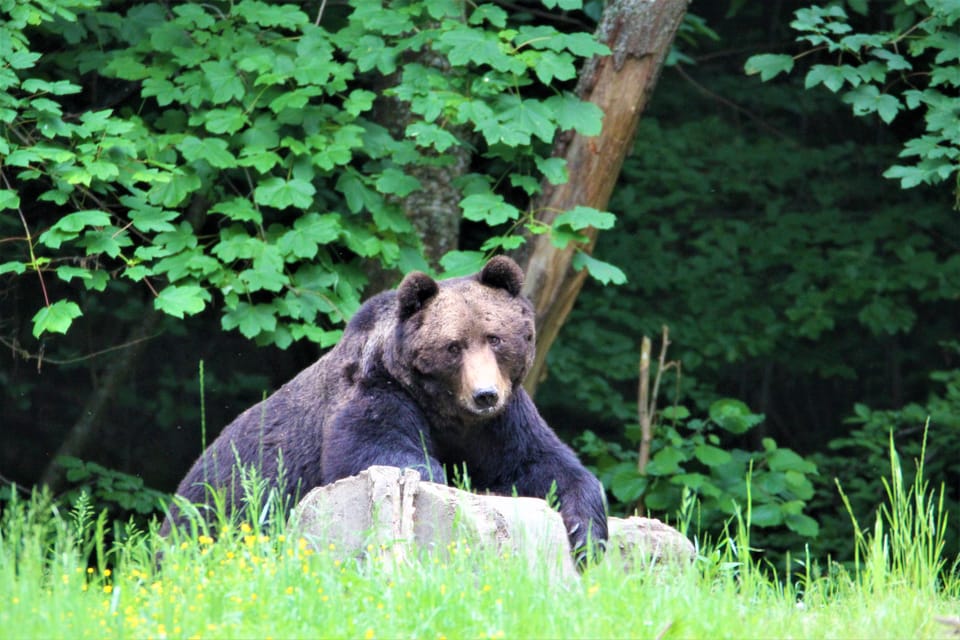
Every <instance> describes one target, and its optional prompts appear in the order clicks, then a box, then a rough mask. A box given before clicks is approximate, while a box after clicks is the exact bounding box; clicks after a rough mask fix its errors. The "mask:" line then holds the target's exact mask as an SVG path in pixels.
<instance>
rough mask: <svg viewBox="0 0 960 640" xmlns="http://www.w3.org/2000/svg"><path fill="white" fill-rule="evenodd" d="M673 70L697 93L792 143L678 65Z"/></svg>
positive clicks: (780, 132)
mask: <svg viewBox="0 0 960 640" xmlns="http://www.w3.org/2000/svg"><path fill="white" fill-rule="evenodd" d="M674 69H676V71H677V73H679V74H680V77H681V78H683V79H684V80H686V81H687V82H689V83H690V84H691V85H693V87H694V88H695V89H696V90H697V91H700V92H701V93H703V94H704V95H706V96H708V97H710V98H713V99H714V100H716V101H717V102H719V103H720V104H722V105H724V106H725V107H728V108H730V109H732V110H733V111H736V112H737V113H742V114H743V115H745V116H747V118H749V119H751V120H753V121H754V122H756V123H757V124H759V125H760V127H761V128H763V129H766V130H767V131H769V132H770V133H772V134H774V135H776V136H778V137H780V138H782V139H784V140H786V141H788V142H791V143H793V142H794V140H793V138H791V137H790V136H788V135H787V134H786V133H784V132H783V131H780V130H779V129H777V128H776V127H774V126H773V125H771V124H767V122H766V121H765V120H764V119H763V118H761V117H760V116H758V115H757V114H755V113H753V112H752V111H750V110H749V109H745V108H744V107H741V106H740V105H738V104H736V103H735V102H731V101H730V100H727V99H726V98H724V97H723V96H721V95H719V94H718V93H715V92H713V91H711V90H710V89H708V88H707V87H705V86H703V85H702V84H700V83H699V82H697V81H696V80H694V79H693V77H692V76H690V74H688V73H687V72H686V71H685V70H684V69H683V67H682V66H681V65H679V64H678V65H675V66H674Z"/></svg>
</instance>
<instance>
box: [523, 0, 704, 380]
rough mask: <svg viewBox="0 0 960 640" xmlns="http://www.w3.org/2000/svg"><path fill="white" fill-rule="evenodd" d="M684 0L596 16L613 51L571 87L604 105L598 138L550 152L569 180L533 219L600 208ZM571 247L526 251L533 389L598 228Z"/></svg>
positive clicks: (540, 240) (577, 138)
mask: <svg viewBox="0 0 960 640" xmlns="http://www.w3.org/2000/svg"><path fill="white" fill-rule="evenodd" d="M688 4H689V0H617V1H615V2H613V3H612V4H611V5H610V6H609V7H608V8H607V9H606V11H604V13H603V17H602V18H601V21H600V25H599V27H598V36H599V39H600V40H601V41H602V42H604V43H605V44H606V45H607V46H608V47H609V48H610V51H611V52H612V53H611V54H610V55H608V56H604V57H597V58H594V59H593V60H591V61H590V62H589V63H587V65H586V66H585V67H584V69H583V71H582V72H581V74H580V80H579V83H578V85H577V94H578V95H579V96H580V98H581V99H583V100H586V101H588V102H592V103H593V104H595V105H597V106H598V107H600V108H601V109H602V110H603V113H604V118H603V130H602V132H601V133H600V135H598V136H592V137H591V136H584V135H581V134H579V133H574V134H572V135H570V136H567V137H565V138H563V139H561V140H559V141H558V142H557V143H556V145H555V148H554V155H555V156H558V157H562V158H565V159H566V161H567V170H568V173H569V175H570V180H569V181H568V182H567V183H566V184H562V185H557V186H551V185H547V186H546V188H545V189H544V192H543V195H542V196H541V197H540V198H539V199H538V201H537V202H535V203H534V205H533V207H534V211H537V212H538V214H537V218H538V219H539V220H540V221H542V222H544V223H545V224H548V225H549V224H552V223H553V221H554V219H555V218H556V216H557V215H558V214H560V213H562V212H563V211H567V210H569V209H572V208H573V207H576V206H578V205H582V206H588V207H593V208H595V209H600V210H605V209H606V208H607V205H608V203H609V201H610V195H611V193H612V192H613V188H614V185H615V184H616V181H617V176H618V175H619V174H620V169H621V167H622V166H623V161H624V159H625V158H626V156H627V154H628V153H629V152H630V150H631V148H632V147H633V142H634V138H635V136H636V132H637V124H638V123H639V121H640V114H641V113H642V112H643V110H644V108H645V107H646V105H647V102H648V101H649V100H650V96H651V94H652V93H653V89H654V86H655V85H656V82H657V78H658V77H659V75H660V70H661V69H662V67H663V62H664V60H665V59H666V56H667V53H668V52H669V51H670V46H671V43H672V42H673V39H674V36H675V35H676V32H677V29H678V28H679V26H680V22H681V21H682V19H683V16H684V14H685V13H686V10H687V5H688ZM585 235H587V237H588V240H587V242H586V243H585V244H583V245H580V246H578V247H572V246H568V247H566V248H565V249H558V248H557V247H555V246H554V245H553V244H552V243H551V241H550V238H549V237H548V236H547V235H541V236H537V237H536V238H534V239H533V240H532V246H531V248H530V249H529V250H528V254H527V255H528V257H527V259H526V261H525V262H526V264H525V271H526V274H527V279H526V285H525V287H524V293H526V294H527V295H528V296H530V298H531V299H532V300H533V303H534V307H535V309H536V317H537V333H538V335H537V359H536V361H535V362H534V365H533V368H532V370H531V372H530V375H529V376H528V377H527V381H526V387H527V390H528V391H529V392H530V393H531V394H532V393H533V392H535V391H536V388H537V385H538V384H539V382H540V381H541V379H542V378H543V376H544V374H545V366H544V365H545V359H546V356H547V352H548V351H549V350H550V345H551V344H552V343H553V341H554V339H556V337H557V333H558V332H559V331H560V327H561V326H562V325H563V322H564V321H565V320H566V318H567V315H568V314H569V313H570V310H571V309H572V308H573V302H574V300H575V299H576V297H577V295H578V294H579V293H580V289H581V287H582V286H583V281H584V279H585V278H586V275H587V274H586V270H581V271H579V272H578V271H574V270H573V269H572V267H571V261H572V260H573V256H574V255H575V253H576V251H578V250H580V251H586V252H588V253H589V252H592V250H593V246H594V243H595V242H596V238H597V230H596V229H589V230H586V232H585Z"/></svg>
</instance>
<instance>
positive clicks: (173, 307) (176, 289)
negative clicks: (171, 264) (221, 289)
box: [153, 284, 210, 319]
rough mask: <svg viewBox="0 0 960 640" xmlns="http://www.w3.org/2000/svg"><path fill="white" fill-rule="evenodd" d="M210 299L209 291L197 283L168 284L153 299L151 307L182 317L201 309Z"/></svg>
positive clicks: (175, 316) (198, 311)
mask: <svg viewBox="0 0 960 640" xmlns="http://www.w3.org/2000/svg"><path fill="white" fill-rule="evenodd" d="M209 301H210V293H209V292H208V291H207V290H206V289H204V288H202V287H198V286H197V285H193V284H187V285H173V284H172V285H170V286H168V287H166V288H164V289H163V290H162V291H161V292H160V294H159V295H158V296H157V297H156V298H155V299H154V301H153V307H154V308H155V309H157V310H158V311H163V312H164V313H166V314H167V315H171V316H173V317H174V318H180V319H183V317H184V316H185V315H189V316H192V315H194V314H197V313H200V312H201V311H203V308H204V307H205V306H206V303H207V302H209Z"/></svg>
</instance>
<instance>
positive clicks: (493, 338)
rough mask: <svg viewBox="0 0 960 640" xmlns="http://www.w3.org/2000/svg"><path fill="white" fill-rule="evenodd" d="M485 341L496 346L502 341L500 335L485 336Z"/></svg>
mask: <svg viewBox="0 0 960 640" xmlns="http://www.w3.org/2000/svg"><path fill="white" fill-rule="evenodd" d="M487 342H488V343H489V344H490V346H491V347H498V346H500V343H501V342H503V341H502V340H501V339H500V336H487Z"/></svg>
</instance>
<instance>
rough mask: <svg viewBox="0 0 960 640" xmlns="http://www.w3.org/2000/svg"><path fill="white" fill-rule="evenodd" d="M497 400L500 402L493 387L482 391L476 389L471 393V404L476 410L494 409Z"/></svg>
mask: <svg viewBox="0 0 960 640" xmlns="http://www.w3.org/2000/svg"><path fill="white" fill-rule="evenodd" d="M498 400H500V396H499V395H498V394H497V390H496V389H495V388H493V387H484V388H483V389H477V390H476V391H474V392H473V402H474V404H476V405H477V408H478V409H490V408H491V407H495V406H496V405H497V401H498Z"/></svg>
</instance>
